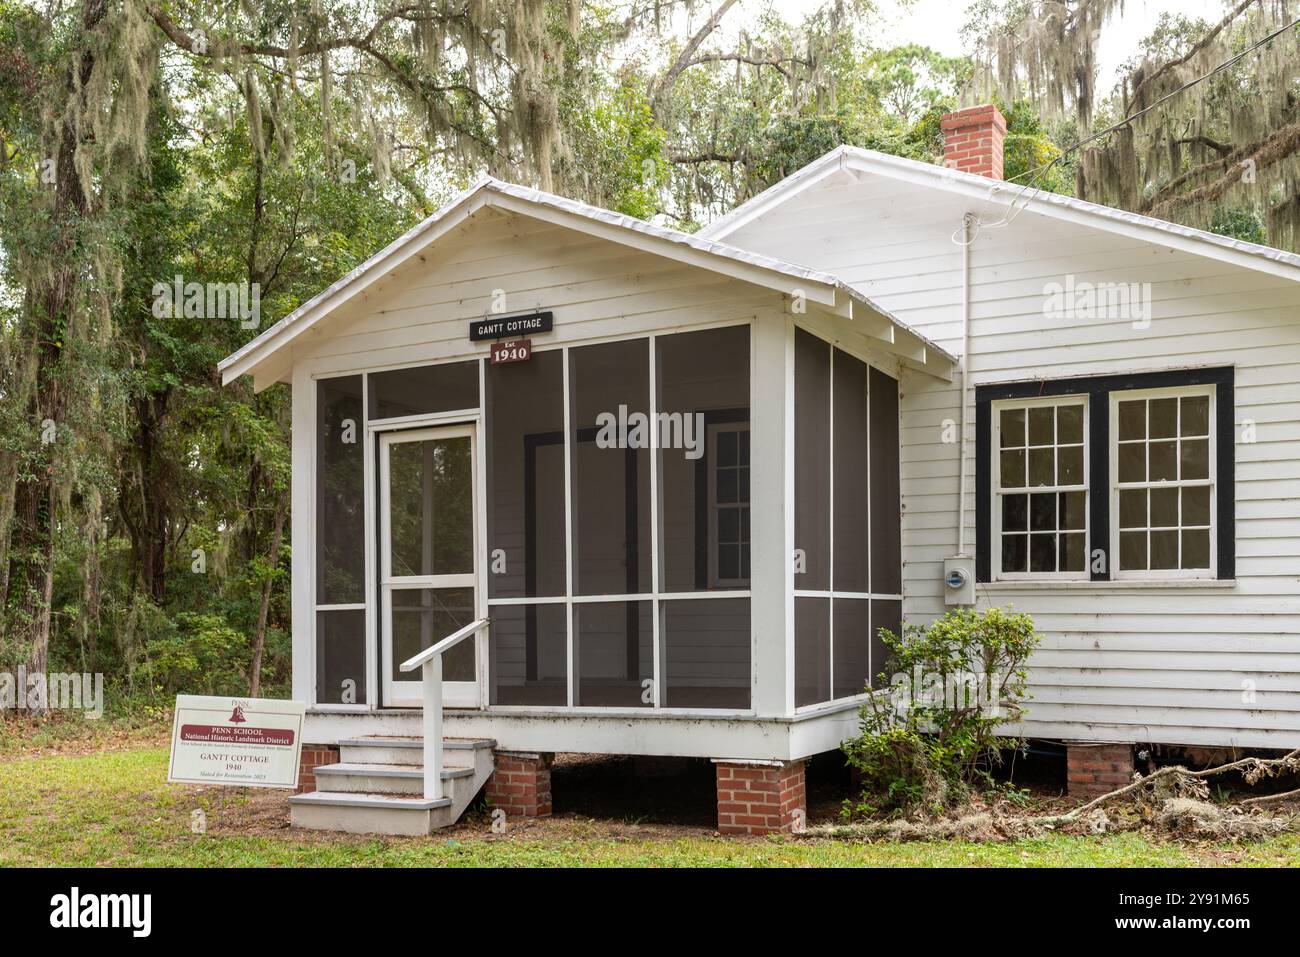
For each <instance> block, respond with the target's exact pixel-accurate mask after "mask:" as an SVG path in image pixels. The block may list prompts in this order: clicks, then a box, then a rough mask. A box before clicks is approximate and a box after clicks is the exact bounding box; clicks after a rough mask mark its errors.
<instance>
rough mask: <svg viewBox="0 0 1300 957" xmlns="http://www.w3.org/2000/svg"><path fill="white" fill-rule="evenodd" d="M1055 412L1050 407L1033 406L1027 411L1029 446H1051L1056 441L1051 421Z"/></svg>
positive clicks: (1054, 429)
mask: <svg viewBox="0 0 1300 957" xmlns="http://www.w3.org/2000/svg"><path fill="white" fill-rule="evenodd" d="M1055 417H1056V411H1055V409H1053V408H1052V407H1051V406H1050V405H1040V406H1035V407H1033V408H1031V409H1030V410H1029V444H1030V445H1052V444H1053V443H1054V442H1055V441H1056V428H1055V426H1054V425H1053V420H1054V419H1055Z"/></svg>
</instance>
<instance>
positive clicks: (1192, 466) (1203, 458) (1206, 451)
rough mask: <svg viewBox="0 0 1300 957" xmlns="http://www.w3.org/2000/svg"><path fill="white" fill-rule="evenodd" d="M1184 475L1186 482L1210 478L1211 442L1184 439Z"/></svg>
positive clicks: (1182, 476) (1182, 450) (1182, 451)
mask: <svg viewBox="0 0 1300 957" xmlns="http://www.w3.org/2000/svg"><path fill="white" fill-rule="evenodd" d="M1180 446H1181V458H1182V474H1181V476H1180V477H1181V478H1182V479H1184V480H1185V481H1186V480H1195V479H1206V478H1209V477H1210V442H1209V440H1208V439H1184V440H1183V441H1182V442H1181V443H1180Z"/></svg>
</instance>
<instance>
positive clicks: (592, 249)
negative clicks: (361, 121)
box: [294, 209, 783, 372]
mask: <svg viewBox="0 0 1300 957" xmlns="http://www.w3.org/2000/svg"><path fill="white" fill-rule="evenodd" d="M444 249H448V250H450V251H449V252H448V253H446V254H444V253H443V252H442V250H444ZM502 295H504V297H505V309H504V312H506V313H507V314H518V313H525V312H528V311H530V310H532V309H535V308H539V307H540V308H545V309H548V310H554V311H555V313H556V316H557V320H556V327H555V332H554V334H552V335H548V336H547V337H546V338H545V340H539V341H538V342H537V345H538V346H539V347H545V346H548V345H550V344H551V343H561V342H574V341H577V340H599V339H606V338H610V337H614V336H627V335H636V334H638V333H646V332H650V331H663V330H666V329H674V328H682V327H689V326H698V325H703V324H710V323H712V324H716V323H722V322H732V321H741V320H745V319H750V318H752V317H754V316H756V315H759V314H763V315H769V316H770V315H779V314H780V313H781V311H782V308H783V307H782V304H781V299H780V296H779V295H777V294H776V293H773V292H770V291H768V290H763V289H759V288H757V287H755V286H753V285H750V284H747V283H743V282H740V281H737V280H732V279H726V278H724V277H720V276H718V275H716V274H713V273H709V272H705V271H703V270H700V269H697V268H694V267H690V266H684V265H681V264H678V263H674V262H672V261H670V260H667V259H665V258H663V257H659V256H654V255H651V254H649V253H644V252H638V251H635V250H629V249H628V248H627V247H623V246H619V245H617V244H614V243H609V242H606V241H603V240H597V239H592V238H591V237H588V236H583V235H582V234H579V233H576V232H575V231H573V230H569V229H562V228H556V227H554V226H551V225H550V224H547V223H545V222H542V221H539V220H534V219H529V218H527V217H522V216H514V215H508V214H504V213H501V212H499V211H496V210H492V209H483V210H480V211H479V212H477V213H475V214H474V216H472V217H471V218H470V219H469V220H467V221H466V222H465V223H464V224H463V225H462V226H460V227H459V228H458V230H457V237H456V240H455V241H454V242H448V241H447V240H445V239H444V240H443V241H442V242H441V243H440V244H439V253H438V255H437V256H436V257H433V256H428V257H418V258H417V260H416V261H415V262H413V263H412V264H410V265H408V266H406V267H405V268H404V269H403V270H402V271H401V272H399V273H398V274H396V275H394V276H393V277H391V278H389V279H388V280H386V281H385V282H383V283H382V284H379V285H378V286H377V288H375V289H374V290H372V291H369V292H368V293H367V294H366V295H364V296H361V297H358V301H356V302H353V303H348V304H347V305H346V306H344V307H342V308H340V309H338V310H337V311H336V312H335V313H334V314H332V315H331V316H329V317H328V318H326V319H325V320H323V321H322V322H321V323H319V324H318V326H317V327H316V329H314V330H313V331H312V334H309V335H308V336H307V337H305V338H306V339H307V341H306V342H304V343H302V344H301V345H296V346H295V352H294V357H295V360H299V361H301V360H312V361H313V368H314V369H316V370H318V371H320V372H342V371H349V370H358V369H371V370H374V369H380V368H385V367H392V366H402V365H412V364H416V363H420V362H429V361H436V360H439V359H445V358H452V357H455V356H458V355H465V354H467V353H469V354H479V353H484V352H486V351H487V344H486V343H475V344H469V343H468V342H467V340H466V334H465V333H466V328H467V323H468V322H469V321H470V320H472V319H477V318H482V317H484V316H488V315H491V314H492V313H493V312H494V310H493V305H494V301H495V300H496V299H497V297H500V296H502ZM496 311H500V310H496ZM316 330H319V332H317V331H316Z"/></svg>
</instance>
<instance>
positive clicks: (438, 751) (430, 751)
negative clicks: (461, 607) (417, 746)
mask: <svg viewBox="0 0 1300 957" xmlns="http://www.w3.org/2000/svg"><path fill="white" fill-rule="evenodd" d="M491 621H492V619H490V618H479V619H477V620H475V621H472V622H470V623H469V624H468V625H466V626H465V627H464V628H461V629H459V630H457V631H453V632H452V633H451V634H450V635H448V636H447V637H446V638H444V639H442V641H440V642H438V643H437V644H434V645H431V646H430V647H428V648H426V649H424V651H422V652H420V653H419V654H418V655H416V656H415V657H413V658H410V659H408V660H406V661H404V662H402V665H401V669H402V671H414V670H415V669H416V668H420V669H422V670H421V673H420V684H421V685H422V687H421V691H422V692H423V695H422V697H423V699H424V799H425V800H426V801H441V800H442V656H443V654H444V653H445V652H447V651H448V650H450V649H451V648H453V647H455V646H456V645H458V644H460V643H461V642H462V641H464V640H465V639H466V638H468V637H469V636H470V635H473V634H476V633H477V632H478V631H479V630H480V629H482V628H485V627H487V625H488V624H489V623H490V622H491Z"/></svg>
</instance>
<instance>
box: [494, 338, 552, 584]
mask: <svg viewBox="0 0 1300 957" xmlns="http://www.w3.org/2000/svg"><path fill="white" fill-rule="evenodd" d="M485 376H486V383H487V395H486V407H487V431H488V437H487V484H488V496H487V497H488V503H487V504H488V514H487V524H488V568H489V575H488V594H489V595H490V596H491V597H493V598H522V597H525V596H530V597H531V596H536V595H562V594H564V586H565V569H564V562H565V554H564V541H565V532H564V385H563V383H564V358H563V355H562V354H561V353H560V352H558V351H549V352H536V353H534V354H533V358H532V359H531V360H529V361H528V362H513V363H506V364H502V365H489V366H488V367H487V369H486V372H485Z"/></svg>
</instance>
